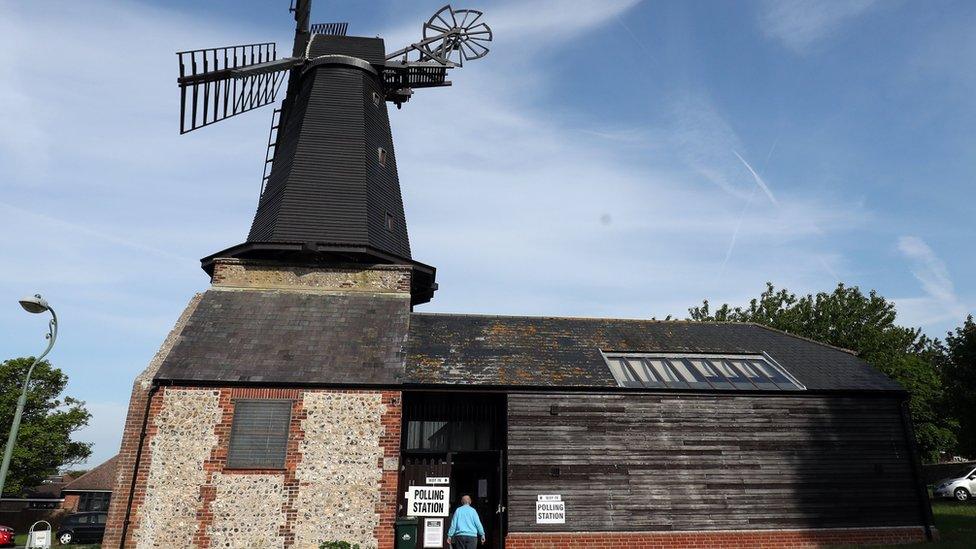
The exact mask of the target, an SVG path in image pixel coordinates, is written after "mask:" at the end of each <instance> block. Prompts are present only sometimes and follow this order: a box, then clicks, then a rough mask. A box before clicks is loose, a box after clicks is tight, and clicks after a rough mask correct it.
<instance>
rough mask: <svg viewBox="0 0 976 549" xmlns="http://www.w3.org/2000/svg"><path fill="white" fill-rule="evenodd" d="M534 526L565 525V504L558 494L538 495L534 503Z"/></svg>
mask: <svg viewBox="0 0 976 549" xmlns="http://www.w3.org/2000/svg"><path fill="white" fill-rule="evenodd" d="M535 523H536V524H566V502H564V501H563V497H562V496H561V495H558V494H552V495H539V497H538V498H536V502H535Z"/></svg>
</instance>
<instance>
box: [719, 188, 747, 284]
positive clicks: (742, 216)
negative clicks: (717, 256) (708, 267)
mask: <svg viewBox="0 0 976 549" xmlns="http://www.w3.org/2000/svg"><path fill="white" fill-rule="evenodd" d="M755 197H756V188H755V187H753V188H752V192H751V193H749V200H748V201H746V205H745V206H743V207H742V213H741V214H740V215H739V222H738V223H736V225H735V231H733V232H732V240H731V241H730V242H729V249H728V250H726V251H725V260H724V261H722V268H721V269H719V270H718V276H719V278H721V277H722V275H724V274H725V266H726V265H728V264H729V259H730V258H731V257H732V250H734V249H735V241H736V240H737V239H738V238H739V230H740V229H742V221H743V220H744V219H745V218H746V211H747V210H748V209H749V206H752V199H753V198H755Z"/></svg>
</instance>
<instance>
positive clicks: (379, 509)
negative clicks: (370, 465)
mask: <svg viewBox="0 0 976 549" xmlns="http://www.w3.org/2000/svg"><path fill="white" fill-rule="evenodd" d="M140 389H141V390H140ZM167 389H170V387H166V388H163V389H161V390H159V391H157V392H156V393H155V394H154V395H153V396H152V402H151V403H150V406H149V414H148V415H149V418H148V423H147V433H146V435H147V436H146V439H145V441H144V443H143V453H142V457H141V460H140V461H141V463H140V464H139V472H138V474H137V477H136V478H137V480H136V487H135V490H134V496H133V499H132V511H131V516H130V521H131V522H130V525H129V531H128V533H127V535H126V544H125V547H130V546H133V545H134V541H133V540H134V533H135V532H136V531H137V530H138V528H139V521H138V517H139V508H140V507H141V505H142V503H143V502H144V501H145V496H146V490H145V486H146V480H147V478H148V475H149V468H150V464H151V459H152V456H151V455H150V452H149V451H148V449H149V447H150V446H149V445H150V442H151V440H152V437H153V435H154V434H155V432H156V428H155V418H156V417H157V416H158V415H159V413H160V412H161V411H162V407H163V396H164V394H165V391H166V390H167ZM172 389H200V390H215V389H204V388H198V387H172ZM216 390H217V391H219V407H220V410H221V419H220V421H219V422H218V424H217V425H216V427H215V428H214V431H215V434H216V435H217V445H216V446H215V447H214V448H213V449H212V450H211V453H210V456H209V458H208V459H207V460H206V461H204V464H203V467H204V471H206V473H207V478H206V482H205V483H204V484H203V485H201V486H199V487H198V488H197V489H198V490H199V493H200V500H201V506H200V509H199V510H198V511H197V517H196V519H197V520H196V526H195V529H194V531H195V533H194V536H193V547H200V548H204V547H210V544H211V539H210V536H209V532H208V527H209V526H210V525H211V524H212V523H213V519H214V517H213V513H212V512H211V508H210V505H211V503H212V502H213V500H214V498H215V496H216V489H215V487H214V486H213V484H212V482H211V481H212V479H213V478H214V477H215V476H216V475H218V474H225V475H237V474H240V475H248V474H252V475H253V474H280V475H283V476H284V487H285V492H286V502H285V503H284V505H283V509H282V511H283V514H284V516H285V524H284V526H283V527H282V529H281V530H280V531H279V532H280V534H281V535H282V536H283V537H284V538H285V543H284V546H285V547H293V546H294V543H295V533H294V529H295V522H296V520H297V518H298V517H297V511H296V508H295V500H296V498H297V496H298V492H299V489H300V485H299V481H298V480H297V478H296V470H297V468H298V465H299V463H300V462H301V458H302V456H301V453H300V452H299V447H300V445H301V442H302V440H303V439H304V437H305V433H304V431H303V429H302V421H303V420H304V419H305V418H306V412H305V411H304V410H303V408H302V397H303V396H304V395H305V394H307V393H330V394H343V393H359V394H362V393H373V394H375V393H379V394H380V395H381V399H382V403H383V404H384V405H385V411H384V413H383V415H382V416H381V418H380V422H381V424H382V426H383V434H382V435H381V437H380V441H379V442H380V447H381V448H382V450H383V455H382V457H381V458H379V459H378V460H377V464H376V466H377V468H378V469H379V470H381V471H382V472H383V473H382V478H381V479H380V481H379V486H378V487H377V489H378V492H379V500H378V502H377V504H376V508H375V512H376V516H377V517H378V524H377V526H376V528H375V529H374V535H375V537H376V540H377V544H378V545H377V547H378V549H393V548H394V539H393V534H394V532H393V526H394V522H395V520H396V502H397V488H398V486H397V484H398V482H399V467H398V465H399V456H400V430H401V427H400V420H401V415H402V406H401V403H402V396H401V393H400V392H399V391H367V390H346V389H286V388H226V387H225V388H220V389H216ZM148 398H149V390H148V389H142V388H139V387H137V388H136V389H135V390H134V391H133V395H132V400H131V401H130V403H129V408H130V414H129V416H128V417H129V420H128V421H127V424H126V429H125V433H124V435H123V442H122V452H123V455H122V458H121V459H120V465H121V464H122V463H126V465H127V466H128V469H127V470H120V471H119V478H118V482H117V484H116V486H117V487H122V486H124V490H120V491H118V492H117V493H120V494H121V493H124V494H125V497H121V498H118V499H116V498H113V501H112V503H113V505H112V507H111V508H110V510H109V517H108V523H107V525H106V533H105V538H104V541H103V545H102V546H103V547H106V548H113V549H114V548H115V547H118V546H119V541H120V536H121V525H122V523H123V520H124V517H125V511H126V509H125V504H126V502H127V501H126V499H127V496H128V492H129V490H128V488H129V484H128V483H130V482H131V478H132V477H131V473H132V468H133V466H134V464H135V454H136V449H137V446H138V438H139V433H140V431H141V428H142V418H143V413H142V412H143V410H144V409H145V405H146V401H147V399H148ZM242 398H253V399H289V400H292V401H293V405H292V418H291V424H290V426H289V437H288V448H287V452H286V455H285V468H284V469H227V468H226V464H227V448H228V446H229V442H230V430H231V424H232V422H233V419H234V407H233V401H234V400H235V399H242ZM134 410H135V411H138V413H135V414H134V413H132V411H134ZM135 420H138V421H135ZM387 461H389V463H390V464H391V465H393V466H392V467H391V468H390V470H386V468H385V465H386V463H385V462H387Z"/></svg>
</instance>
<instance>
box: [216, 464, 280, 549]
mask: <svg viewBox="0 0 976 549" xmlns="http://www.w3.org/2000/svg"><path fill="white" fill-rule="evenodd" d="M284 480H285V479H284V476H283V475H226V474H219V475H216V476H215V477H214V481H213V482H214V487H215V488H216V490H215V491H216V497H215V498H214V501H213V502H212V503H211V504H210V512H211V514H212V515H213V523H212V524H211V525H210V527H209V528H208V529H207V531H208V533H209V534H210V547H213V548H217V547H220V548H229V547H261V548H262V549H264V548H267V549H281V548H283V547H284V546H285V538H284V536H282V535H281V529H282V528H284V526H285V514H284V512H283V509H282V507H283V505H284V504H285V502H286V500H287V498H286V495H285V486H284Z"/></svg>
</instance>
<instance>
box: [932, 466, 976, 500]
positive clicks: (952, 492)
mask: <svg viewBox="0 0 976 549" xmlns="http://www.w3.org/2000/svg"><path fill="white" fill-rule="evenodd" d="M965 471H968V472H966V474H964V475H960V476H958V477H955V478H949V479H946V480H943V481H941V482H939V483H938V484H936V485H935V497H938V498H953V499H955V500H956V501H969V500H970V499H972V498H973V495H974V494H976V469H967V470H965Z"/></svg>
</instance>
